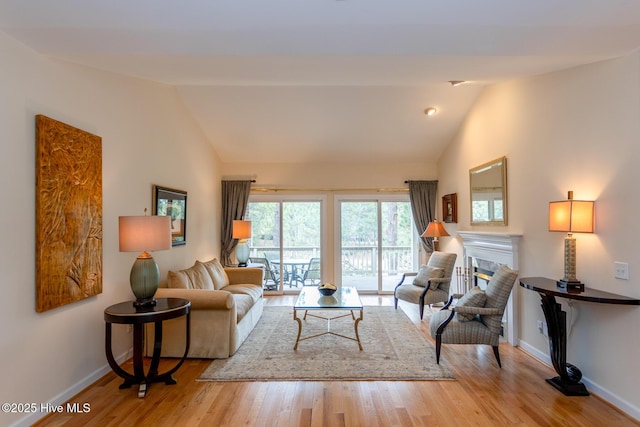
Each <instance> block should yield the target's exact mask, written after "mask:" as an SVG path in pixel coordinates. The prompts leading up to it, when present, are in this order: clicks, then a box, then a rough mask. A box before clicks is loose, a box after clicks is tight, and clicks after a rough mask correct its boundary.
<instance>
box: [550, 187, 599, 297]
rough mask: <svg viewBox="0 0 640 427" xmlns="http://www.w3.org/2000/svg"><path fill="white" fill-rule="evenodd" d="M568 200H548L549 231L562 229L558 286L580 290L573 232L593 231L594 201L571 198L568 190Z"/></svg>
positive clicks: (571, 194)
mask: <svg viewBox="0 0 640 427" xmlns="http://www.w3.org/2000/svg"><path fill="white" fill-rule="evenodd" d="M567 199H568V200H563V201H559V202H549V231H564V232H566V233H567V237H566V238H565V239H564V277H563V278H562V280H558V281H557V286H558V288H561V289H566V290H567V291H574V292H582V291H584V283H582V282H580V281H579V280H578V279H577V278H576V239H575V238H573V233H593V229H594V225H593V217H594V215H593V212H594V204H595V203H594V202H592V201H585V200H573V191H569V194H568V196H567Z"/></svg>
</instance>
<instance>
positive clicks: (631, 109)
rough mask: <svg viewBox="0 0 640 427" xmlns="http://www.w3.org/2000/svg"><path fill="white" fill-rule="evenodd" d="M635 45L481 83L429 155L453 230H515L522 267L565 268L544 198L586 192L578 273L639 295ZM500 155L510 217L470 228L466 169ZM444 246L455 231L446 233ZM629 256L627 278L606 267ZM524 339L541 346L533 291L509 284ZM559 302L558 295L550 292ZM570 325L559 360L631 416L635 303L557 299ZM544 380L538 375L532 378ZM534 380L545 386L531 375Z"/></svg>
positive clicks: (639, 103) (639, 131)
mask: <svg viewBox="0 0 640 427" xmlns="http://www.w3.org/2000/svg"><path fill="white" fill-rule="evenodd" d="M639 137H640V54H638V53H637V52H636V53H633V54H631V55H629V56H627V57H624V58H619V59H615V60H610V61H606V62H600V63H595V64H591V65H588V66H582V67H578V68H574V69H570V70H565V71H562V72H557V73H553V74H547V75H543V76H539V77H536V78H531V79H527V80H518V81H513V82H509V83H504V84H497V85H494V86H490V87H488V88H487V89H486V90H485V91H484V92H483V94H482V95H481V96H480V97H479V98H478V100H477V102H476V103H475V105H474V107H473V108H472V109H471V111H470V113H469V115H468V117H467V119H466V121H465V123H464V125H463V126H462V127H461V129H460V131H459V134H458V135H457V137H456V138H455V139H454V141H452V143H451V144H450V145H449V146H448V148H447V150H446V151H445V153H444V155H443V156H442V157H441V159H440V161H439V163H438V170H439V175H438V179H439V182H440V184H439V192H440V193H441V195H442V194H447V193H454V192H457V193H458V221H459V222H458V224H457V225H456V224H448V226H447V228H448V231H449V233H451V234H452V235H455V232H456V231H457V230H475V231H487V230H489V231H496V232H512V233H523V234H524V236H523V239H522V248H521V252H520V276H521V277H526V276H545V277H549V278H553V279H559V278H561V277H562V276H563V248H564V246H563V240H564V237H565V236H564V235H563V234H562V233H550V232H548V231H547V212H548V203H549V202H550V201H553V200H563V199H566V197H567V191H568V190H573V191H574V196H575V198H576V199H584V200H595V201H596V232H595V234H576V235H574V236H575V237H576V239H577V251H578V259H577V268H578V279H580V280H582V281H583V282H585V283H586V286H588V287H591V288H595V289H600V290H603V291H607V292H612V293H617V294H621V295H627V296H630V297H635V298H638V297H640V259H639V258H638V256H637V252H638V250H637V245H638V241H639V238H640V222H639V221H638V219H637V217H638V212H639V210H640V198H639V197H638V188H637V185H638V182H640V167H638V164H640V144H638V138H639ZM503 155H504V156H506V157H507V163H508V197H509V202H508V209H509V225H508V226H506V227H487V226H484V227H476V226H474V227H471V226H470V221H469V216H470V213H469V184H468V171H469V169H470V168H472V167H474V166H477V165H479V164H482V163H484V162H487V161H489V160H492V159H494V158H497V157H500V156H503ZM441 249H442V250H453V251H457V252H458V253H459V254H460V255H461V254H462V250H461V240H460V239H459V238H445V239H442V243H441ZM614 261H624V262H628V263H629V270H630V280H629V281H626V280H619V279H615V278H614V277H613V262H614ZM516 288H517V289H516V295H517V301H518V303H519V305H520V313H521V314H520V337H521V340H522V343H521V344H522V346H523V348H525V349H527V350H529V351H530V352H533V353H538V354H539V355H543V356H548V353H549V350H548V344H547V341H546V338H545V337H543V336H542V335H541V334H540V333H539V332H538V330H537V328H536V321H537V320H538V319H540V320H542V319H544V316H543V314H542V310H541V308H540V298H539V296H538V295H537V294H536V293H534V292H531V291H527V290H524V289H522V288H520V287H519V286H517V287H516ZM558 301H561V300H560V299H558ZM563 305H564V309H565V310H567V311H568V319H569V321H570V322H572V323H573V326H572V328H571V330H570V335H569V338H568V357H567V361H568V362H569V363H573V364H575V365H576V366H578V367H579V368H580V369H581V370H582V372H583V375H584V377H585V383H586V384H587V386H588V387H589V388H590V389H591V390H592V391H594V392H595V393H597V394H599V395H600V396H602V397H604V398H605V399H607V400H609V401H611V402H612V403H614V404H615V405H616V406H618V407H620V408H622V409H623V410H625V411H626V412H628V413H630V414H631V415H633V416H635V417H636V418H639V419H640V394H638V393H637V379H638V359H639V358H640V339H639V337H640V335H639V333H638V332H637V326H638V325H640V307H637V306H616V305H606V304H594V303H581V302H577V303H574V304H573V309H571V308H569V307H568V306H567V305H566V303H563ZM541 380H542V379H541ZM540 386H541V387H548V386H547V385H546V384H545V383H544V382H542V381H541V383H540Z"/></svg>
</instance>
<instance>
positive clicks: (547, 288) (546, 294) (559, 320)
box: [520, 277, 640, 396]
mask: <svg viewBox="0 0 640 427" xmlns="http://www.w3.org/2000/svg"><path fill="white" fill-rule="evenodd" d="M520 286H522V287H523V288H526V289H530V290H532V291H536V292H538V293H539V294H540V298H541V299H542V304H541V306H542V311H543V312H544V317H545V319H546V321H547V328H548V331H549V355H550V357H551V362H552V363H553V368H554V369H555V370H556V372H557V373H558V375H559V376H557V377H554V378H550V379H548V380H546V381H547V382H548V383H549V384H551V385H552V386H554V387H555V388H556V389H558V390H560V391H561V392H562V393H564V394H565V395H567V396H588V395H589V392H588V391H587V388H586V387H585V386H584V384H582V383H581V382H580V380H581V379H582V372H581V371H580V369H578V368H577V367H576V366H574V365H572V364H570V363H567V323H566V317H567V313H565V312H564V311H562V306H561V305H560V304H558V303H557V302H556V298H555V297H559V298H567V299H571V300H578V301H587V302H593V303H600V304H624V305H640V299H635V298H629V297H625V296H622V295H616V294H612V293H609V292H603V291H598V290H595V289H589V288H585V289H584V291H583V292H568V291H567V290H565V289H560V288H558V287H557V285H556V280H552V279H547V278H545V277H524V278H521V279H520Z"/></svg>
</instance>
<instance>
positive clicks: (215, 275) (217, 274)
mask: <svg viewBox="0 0 640 427" xmlns="http://www.w3.org/2000/svg"><path fill="white" fill-rule="evenodd" d="M198 263H200V264H201V265H202V266H204V268H205V269H206V270H207V271H208V272H209V275H210V276H211V280H213V289H215V290H218V291H219V290H220V289H222V288H224V287H225V286H229V275H227V272H226V271H224V267H223V266H222V264H220V261H218V259H217V258H214V259H212V260H211V261H205V262H200V261H196V264H198Z"/></svg>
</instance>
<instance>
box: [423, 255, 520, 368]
mask: <svg viewBox="0 0 640 427" xmlns="http://www.w3.org/2000/svg"><path fill="white" fill-rule="evenodd" d="M517 277H518V272H517V271H513V270H511V269H510V268H508V267H506V266H501V267H500V268H499V269H498V270H497V271H496V272H495V273H494V274H493V276H491V279H490V280H489V284H488V285H487V288H486V290H484V291H483V290H481V289H480V288H479V287H478V286H474V287H473V288H472V289H471V290H470V291H468V292H467V293H466V294H464V295H457V294H456V295H453V296H452V297H451V298H450V300H449V302H447V304H446V305H445V306H444V307H443V308H442V310H440V311H438V312H436V313H434V314H433V315H432V316H431V320H430V323H429V331H430V333H431V337H432V338H434V339H435V340H436V361H437V362H438V363H440V348H441V347H442V344H443V343H444V344H486V345H490V346H491V347H493V354H494V355H495V357H496V361H497V362H498V366H500V367H502V364H501V363H500V353H499V351H498V344H499V341H500V331H501V328H502V316H503V314H504V310H505V307H506V305H507V301H508V300H509V295H510V294H511V289H512V288H513V284H514V282H515V281H516V278H517ZM456 297H457V298H460V299H459V300H458V303H457V304H456V305H455V307H452V306H451V303H452V301H453V299H454V298H456Z"/></svg>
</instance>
